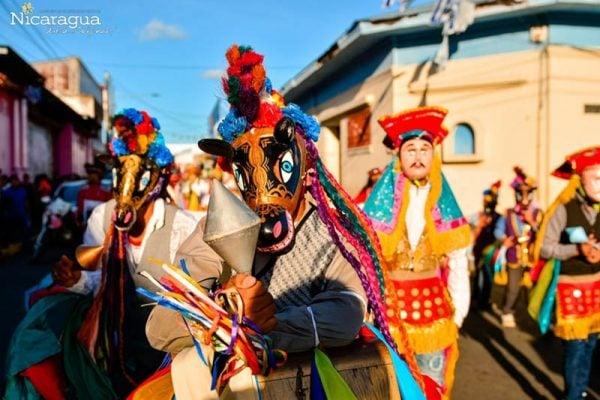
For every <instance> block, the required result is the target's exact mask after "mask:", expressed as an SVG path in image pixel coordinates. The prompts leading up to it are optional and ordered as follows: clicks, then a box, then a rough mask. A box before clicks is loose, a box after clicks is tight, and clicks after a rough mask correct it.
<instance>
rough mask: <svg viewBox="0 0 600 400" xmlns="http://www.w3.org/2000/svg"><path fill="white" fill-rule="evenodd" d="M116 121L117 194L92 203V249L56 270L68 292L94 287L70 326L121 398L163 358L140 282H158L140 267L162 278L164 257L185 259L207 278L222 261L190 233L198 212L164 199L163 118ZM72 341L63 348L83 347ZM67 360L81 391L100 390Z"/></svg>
mask: <svg viewBox="0 0 600 400" xmlns="http://www.w3.org/2000/svg"><path fill="white" fill-rule="evenodd" d="M113 126H114V130H115V136H114V138H113V139H112V140H111V142H110V144H109V149H110V150H111V156H112V157H110V160H107V161H109V162H110V163H111V164H112V166H113V197H114V198H113V199H112V200H110V201H108V202H106V203H103V204H101V205H99V206H98V207H96V208H95V209H94V210H93V212H92V214H91V216H90V218H89V221H88V225H87V230H86V232H85V234H84V239H83V245H84V246H85V248H86V249H87V251H85V252H84V251H82V252H79V253H76V260H71V259H69V258H67V257H65V256H63V257H62V259H61V261H60V262H59V263H58V264H57V265H56V266H55V267H54V269H53V278H54V282H55V284H57V285H60V286H63V287H65V288H67V289H68V290H69V291H70V292H75V293H80V294H83V295H89V296H86V297H84V300H83V301H87V302H88V304H87V306H82V307H81V309H82V311H81V313H82V315H84V317H83V318H82V322H81V324H80V325H79V326H77V327H76V328H75V332H72V333H75V334H76V336H77V339H78V341H79V342H80V343H81V344H82V345H83V348H84V349H85V350H87V352H88V353H89V356H91V357H89V358H90V360H91V361H93V363H94V364H95V367H94V368H95V369H98V370H99V374H105V378H104V379H100V381H101V382H104V384H102V383H99V385H100V386H101V387H103V388H104V389H105V390H106V392H108V393H110V392H113V393H114V394H115V395H116V397H119V398H123V397H124V396H126V395H127V394H128V393H129V392H130V391H131V390H132V389H133V388H134V387H135V386H136V385H137V384H139V383H140V382H141V381H143V380H144V379H146V378H147V377H148V376H149V375H150V374H152V373H153V372H155V371H156V369H157V368H158V367H159V366H160V363H161V361H162V359H163V358H164V354H163V353H161V352H159V351H156V350H154V349H153V348H152V347H151V346H150V345H149V344H148V340H147V338H146V335H145V325H146V320H147V318H148V315H149V313H150V310H151V307H144V305H145V304H144V303H145V301H143V300H142V299H141V297H139V296H138V295H137V294H136V289H137V288H140V287H141V288H145V289H149V290H153V289H154V287H153V285H152V284H151V282H150V281H149V280H148V279H147V278H145V277H144V276H142V275H141V274H140V273H141V272H143V271H147V272H148V273H150V274H151V275H153V276H154V277H155V278H157V279H159V278H160V277H161V276H162V275H164V272H163V270H162V264H163V263H167V264H176V265H178V264H179V262H180V260H182V259H185V261H186V263H187V268H188V270H189V272H190V274H191V275H192V276H193V277H194V279H197V280H202V279H203V278H205V277H208V276H214V275H215V274H214V271H213V267H217V266H216V265H213V263H212V261H211V260H209V259H208V258H207V257H206V254H207V253H212V250H211V249H210V248H209V247H208V246H207V245H206V244H205V243H204V242H203V241H197V240H193V238H191V237H190V236H191V234H192V232H193V231H194V230H195V228H196V225H197V224H198V220H197V218H196V217H194V216H192V215H191V214H188V213H187V212H185V211H183V210H181V209H178V208H177V207H176V206H174V205H172V204H169V203H168V202H167V200H166V199H167V198H168V195H167V192H166V185H167V183H168V180H169V174H170V172H171V164H172V162H173V156H172V155H171V153H170V152H169V150H168V149H167V148H166V146H165V145H164V139H163V138H162V135H161V134H160V132H159V131H158V130H159V125H158V122H157V121H156V120H155V119H153V118H150V116H149V115H148V114H147V113H146V112H144V111H137V110H134V109H126V110H123V111H122V112H120V113H119V114H117V115H116V116H115V117H114V119H113ZM85 253H87V254H88V255H89V254H97V255H98V256H96V257H93V256H88V257H85ZM77 254H78V255H77ZM219 267H220V265H219ZM74 347H75V348H76V349H75V350H73V348H71V349H68V348H65V350H64V351H75V352H76V351H80V350H81V349H78V348H77V345H75V346H74ZM65 360H67V361H66V362H65V369H66V372H67V376H68V379H69V383H70V385H71V386H72V387H74V388H75V392H76V394H77V397H78V398H96V397H94V396H95V395H97V392H98V391H97V390H96V393H94V391H95V390H94V385H93V384H90V383H89V382H88V379H89V376H85V375H84V374H77V373H73V371H75V370H77V369H79V368H82V367H81V366H79V365H75V364H74V363H71V362H69V361H68V360H70V359H69V358H65ZM70 371H71V372H70ZM106 378H108V379H106Z"/></svg>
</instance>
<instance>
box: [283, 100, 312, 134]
mask: <svg viewBox="0 0 600 400" xmlns="http://www.w3.org/2000/svg"><path fill="white" fill-rule="evenodd" d="M283 115H285V116H286V117H288V118H291V119H292V120H294V121H295V122H296V123H297V124H299V125H300V126H301V127H302V130H303V131H304V135H305V136H306V137H307V138H308V139H310V140H312V141H313V142H316V141H317V140H319V134H320V133H321V126H320V125H319V122H318V121H317V119H316V118H315V117H313V116H312V115H308V114H306V113H305V112H304V111H302V109H301V108H300V107H298V106H297V105H296V104H293V103H290V104H288V105H287V106H286V107H285V108H284V109H283Z"/></svg>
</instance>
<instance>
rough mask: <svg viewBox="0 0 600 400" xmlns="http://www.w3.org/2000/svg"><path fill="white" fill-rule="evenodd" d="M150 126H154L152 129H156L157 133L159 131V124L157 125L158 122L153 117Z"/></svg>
mask: <svg viewBox="0 0 600 400" xmlns="http://www.w3.org/2000/svg"><path fill="white" fill-rule="evenodd" d="M152 126H154V129H156V130H157V131H160V124H159V123H158V120H157V119H156V118H154V117H152Z"/></svg>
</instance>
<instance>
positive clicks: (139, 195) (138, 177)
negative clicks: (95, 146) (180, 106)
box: [109, 108, 173, 231]
mask: <svg viewBox="0 0 600 400" xmlns="http://www.w3.org/2000/svg"><path fill="white" fill-rule="evenodd" d="M112 125H113V134H114V136H113V138H112V140H111V141H110V144H109V150H110V153H111V155H112V158H111V160H110V162H111V164H112V179H113V181H112V189H113V196H114V199H115V201H116V204H115V211H114V215H113V222H114V224H115V227H116V228H117V229H118V230H121V231H128V230H129V229H130V228H131V227H132V226H133V225H134V224H135V222H136V220H137V218H138V212H139V211H140V209H142V208H143V207H144V206H145V205H147V204H149V203H150V202H152V201H154V200H155V199H156V198H157V197H159V196H160V195H161V194H162V193H163V190H164V187H165V185H166V183H167V182H168V177H169V173H170V168H169V167H170V165H171V164H172V163H173V155H172V154H171V152H170V151H169V149H168V148H167V147H166V146H165V141H164V138H163V136H162V134H161V133H160V132H159V130H160V125H159V123H158V121H157V120H156V118H152V117H150V115H148V113H147V112H146V111H138V110H135V109H133V108H128V109H125V110H123V111H121V112H119V113H118V114H116V115H115V116H114V117H113V124H112Z"/></svg>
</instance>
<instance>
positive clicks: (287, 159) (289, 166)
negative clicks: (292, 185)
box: [279, 150, 294, 183]
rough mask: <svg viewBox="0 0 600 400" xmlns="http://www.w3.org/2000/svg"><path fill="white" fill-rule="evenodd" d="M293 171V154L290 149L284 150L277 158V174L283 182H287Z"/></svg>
mask: <svg viewBox="0 0 600 400" xmlns="http://www.w3.org/2000/svg"><path fill="white" fill-rule="evenodd" d="M293 172H294V156H293V154H292V151H291V150H288V151H286V152H285V153H283V155H282V156H281V159H280V160H279V175H280V176H281V180H282V181H283V183H287V182H288V181H289V180H290V178H291V177H292V173H293Z"/></svg>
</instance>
